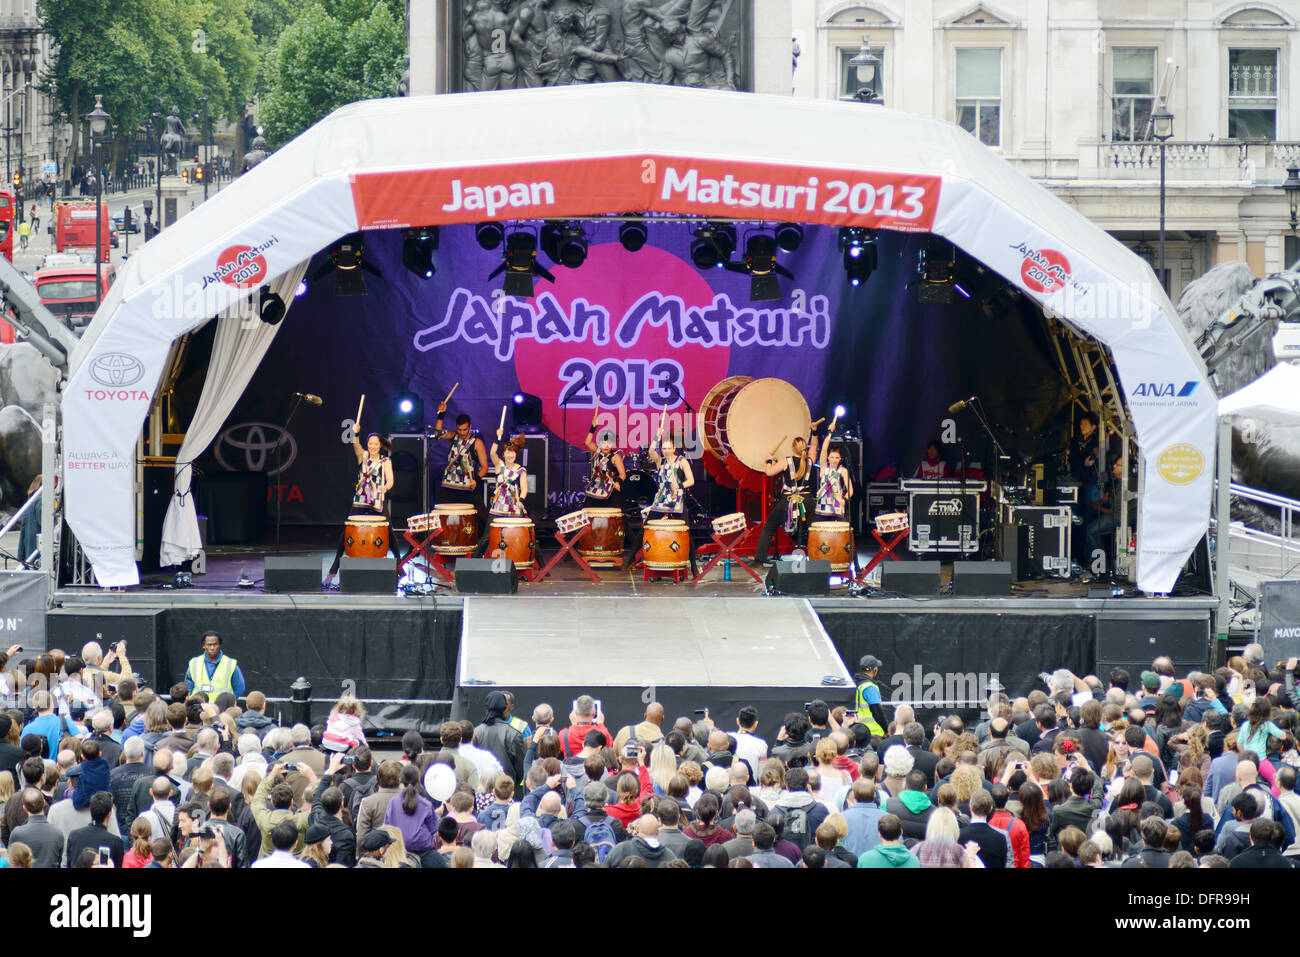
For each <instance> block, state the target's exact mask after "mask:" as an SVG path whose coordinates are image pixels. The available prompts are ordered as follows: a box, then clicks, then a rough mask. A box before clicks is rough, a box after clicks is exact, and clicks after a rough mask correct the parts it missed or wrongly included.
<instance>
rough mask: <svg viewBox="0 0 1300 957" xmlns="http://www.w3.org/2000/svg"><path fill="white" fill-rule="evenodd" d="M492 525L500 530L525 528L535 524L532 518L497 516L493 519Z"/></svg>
mask: <svg viewBox="0 0 1300 957" xmlns="http://www.w3.org/2000/svg"><path fill="white" fill-rule="evenodd" d="M492 524H493V525H496V526H498V527H500V528H525V527H528V526H531V525H532V524H533V520H532V519H531V518H519V517H517V516H505V515H497V516H494V517H493V519H492Z"/></svg>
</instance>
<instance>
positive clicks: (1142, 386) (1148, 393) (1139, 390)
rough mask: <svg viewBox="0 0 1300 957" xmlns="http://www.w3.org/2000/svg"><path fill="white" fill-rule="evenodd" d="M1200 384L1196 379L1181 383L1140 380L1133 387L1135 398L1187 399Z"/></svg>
mask: <svg viewBox="0 0 1300 957" xmlns="http://www.w3.org/2000/svg"><path fill="white" fill-rule="evenodd" d="M1198 385H1200V383H1199V382H1197V381H1196V380H1195V379H1191V380H1189V381H1187V382H1184V383H1182V385H1179V384H1178V383H1177V382H1139V383H1138V384H1137V385H1136V386H1135V387H1134V389H1133V392H1132V395H1133V398H1135V399H1137V398H1146V399H1186V398H1187V397H1189V396H1190V395H1191V394H1192V393H1193V392H1195V391H1196V387H1197V386H1198Z"/></svg>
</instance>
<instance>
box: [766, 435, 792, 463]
mask: <svg viewBox="0 0 1300 957" xmlns="http://www.w3.org/2000/svg"><path fill="white" fill-rule="evenodd" d="M789 437H790V436H788V435H783V436H781V441H780V442H778V443H776V445H774V446H772V451H771V453H769V454H768V456H767V457H768V458H769V459H770V458H775V457H776V453H777V452H779V451H781V446H782V445H784V444H785V440H786V439H788V438H789Z"/></svg>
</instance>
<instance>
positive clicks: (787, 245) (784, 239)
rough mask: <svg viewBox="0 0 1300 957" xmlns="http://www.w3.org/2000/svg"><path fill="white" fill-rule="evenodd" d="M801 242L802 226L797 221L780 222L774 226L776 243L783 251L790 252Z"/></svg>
mask: <svg viewBox="0 0 1300 957" xmlns="http://www.w3.org/2000/svg"><path fill="white" fill-rule="evenodd" d="M802 242H803V227H802V226H800V225H799V224H798V223H782V224H781V225H780V226H778V227H776V245H777V246H778V247H779V248H780V250H781V252H783V253H792V252H794V251H795V250H796V249H798V248H799V244H800V243H802Z"/></svg>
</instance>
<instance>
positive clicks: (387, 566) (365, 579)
mask: <svg viewBox="0 0 1300 957" xmlns="http://www.w3.org/2000/svg"><path fill="white" fill-rule="evenodd" d="M339 591H340V592H343V593H351V594H353V595H396V594H397V559H396V558H348V557H347V556H344V558H343V562H342V563H341V564H340V565H339Z"/></svg>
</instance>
